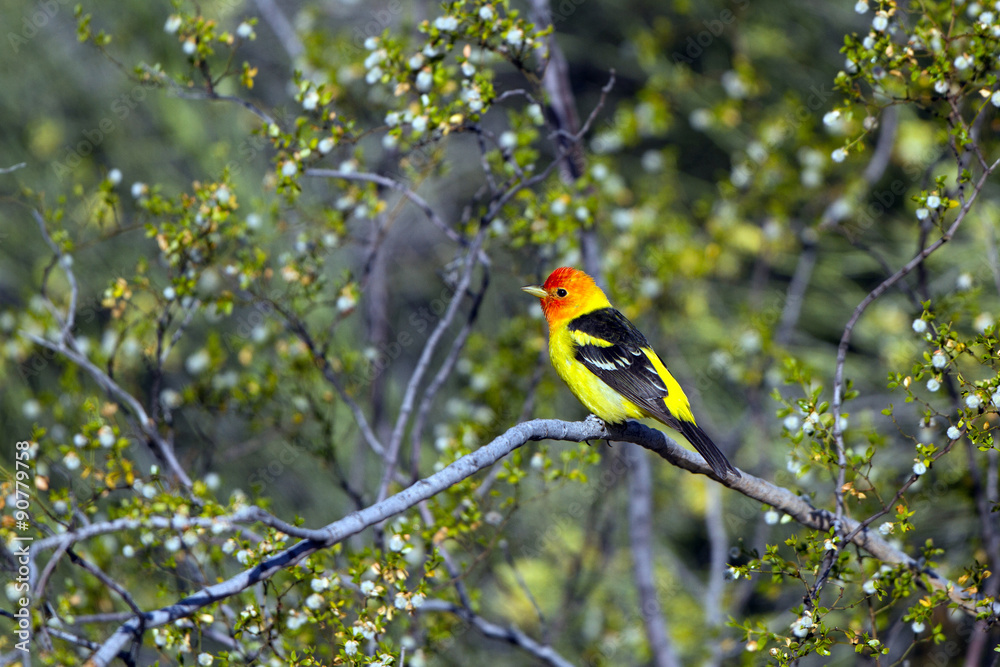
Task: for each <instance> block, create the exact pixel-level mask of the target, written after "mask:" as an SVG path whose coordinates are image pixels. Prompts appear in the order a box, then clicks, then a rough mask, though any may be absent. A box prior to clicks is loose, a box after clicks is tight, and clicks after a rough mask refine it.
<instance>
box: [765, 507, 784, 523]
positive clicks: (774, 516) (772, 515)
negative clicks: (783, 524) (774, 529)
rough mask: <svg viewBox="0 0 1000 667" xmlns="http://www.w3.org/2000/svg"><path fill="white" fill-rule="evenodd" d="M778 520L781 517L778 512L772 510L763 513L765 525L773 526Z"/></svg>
mask: <svg viewBox="0 0 1000 667" xmlns="http://www.w3.org/2000/svg"><path fill="white" fill-rule="evenodd" d="M780 518H781V515H780V514H778V512H777V511H775V510H773V509H771V510H768V511H766V512H764V523H766V524H767V525H769V526H773V525H774V524H776V523H778V519H780Z"/></svg>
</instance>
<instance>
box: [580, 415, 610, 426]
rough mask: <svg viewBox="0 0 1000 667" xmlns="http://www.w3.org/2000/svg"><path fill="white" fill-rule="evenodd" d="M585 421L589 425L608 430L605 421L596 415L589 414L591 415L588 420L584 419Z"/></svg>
mask: <svg viewBox="0 0 1000 667" xmlns="http://www.w3.org/2000/svg"><path fill="white" fill-rule="evenodd" d="M583 421H584V422H585V423H589V424H597V425H598V426H600V427H601V428H603V429H607V428H608V425H607V424H605V423H604V420H603V419H601V418H600V417H598V416H597V415H595V414H589V415H587V418H586V419H584V420H583Z"/></svg>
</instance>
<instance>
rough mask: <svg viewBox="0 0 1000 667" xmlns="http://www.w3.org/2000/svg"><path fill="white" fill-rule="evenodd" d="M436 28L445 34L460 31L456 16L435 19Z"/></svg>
mask: <svg viewBox="0 0 1000 667" xmlns="http://www.w3.org/2000/svg"><path fill="white" fill-rule="evenodd" d="M434 27H435V28H437V29H438V30H441V31H443V32H452V31H453V30H456V29H458V19H457V18H455V17H454V16H439V17H437V18H436V19H434Z"/></svg>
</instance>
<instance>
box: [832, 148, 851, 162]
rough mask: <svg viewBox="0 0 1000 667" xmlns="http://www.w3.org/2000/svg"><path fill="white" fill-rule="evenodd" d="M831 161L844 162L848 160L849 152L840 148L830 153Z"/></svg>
mask: <svg viewBox="0 0 1000 667" xmlns="http://www.w3.org/2000/svg"><path fill="white" fill-rule="evenodd" d="M830 159H831V160H833V161H834V162H843V161H844V160H846V159H847V151H846V150H844V149H843V148H838V149H836V150H835V151H833V152H832V153H830Z"/></svg>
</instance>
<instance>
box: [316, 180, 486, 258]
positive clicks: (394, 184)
mask: <svg viewBox="0 0 1000 667" xmlns="http://www.w3.org/2000/svg"><path fill="white" fill-rule="evenodd" d="M305 174H306V176H318V177H321V178H339V179H341V180H345V181H365V182H368V183H377V184H378V185H381V186H382V187H385V188H389V189H391V190H395V191H396V192H398V193H399V194H401V195H403V196H404V197H406V198H407V199H409V200H410V201H411V202H413V204H414V205H416V207H417V208H419V209H420V210H421V211H422V212H423V214H424V215H425V216H427V219H428V220H430V221H431V222H432V223H434V226H435V227H437V228H438V229H440V230H441V231H442V232H444V235H445V236H447V237H448V238H449V239H451V240H452V241H454V242H455V243H458V244H460V245H462V246H467V245H469V241H468V240H467V239H465V238H463V237H462V236H461V235H460V234H459V233H458V232H456V231H455V230H454V229H452V228H451V227H449V226H448V224H447V223H446V222H445V221H444V220H443V219H442V218H441V216H440V215H438V213H437V211H435V210H434V208H433V207H432V206H431V205H430V204H428V203H427V200H426V199H424V198H423V197H421V196H420V195H418V194H417V193H416V192H414V191H413V190H411V189H410V188H409V186H407V185H406V184H404V183H400V182H399V181H397V180H395V179H392V178H389V177H388V176H382V175H381V174H371V173H368V172H363V171H339V170H337V169H320V168H318V167H314V168H312V169H306V171H305Z"/></svg>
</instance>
